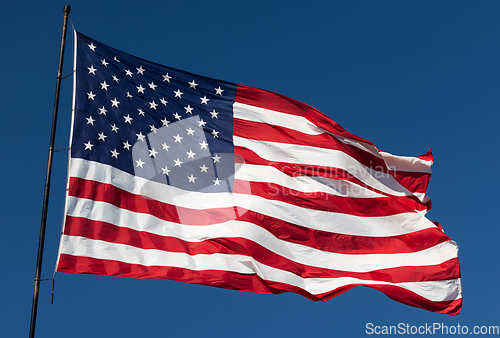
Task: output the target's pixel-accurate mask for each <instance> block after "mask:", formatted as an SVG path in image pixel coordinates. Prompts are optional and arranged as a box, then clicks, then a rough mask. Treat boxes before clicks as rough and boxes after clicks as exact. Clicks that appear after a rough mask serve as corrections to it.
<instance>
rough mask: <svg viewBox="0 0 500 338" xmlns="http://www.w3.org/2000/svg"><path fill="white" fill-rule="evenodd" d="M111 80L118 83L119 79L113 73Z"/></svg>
mask: <svg viewBox="0 0 500 338" xmlns="http://www.w3.org/2000/svg"><path fill="white" fill-rule="evenodd" d="M113 81H115V82H116V83H118V81H120V79H119V78H117V77H116V75H113Z"/></svg>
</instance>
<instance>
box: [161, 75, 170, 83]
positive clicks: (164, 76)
mask: <svg viewBox="0 0 500 338" xmlns="http://www.w3.org/2000/svg"><path fill="white" fill-rule="evenodd" d="M162 76H163V82H165V81H167V82H170V79H171V78H172V77H171V76H168V73H167V74H165V75H162Z"/></svg>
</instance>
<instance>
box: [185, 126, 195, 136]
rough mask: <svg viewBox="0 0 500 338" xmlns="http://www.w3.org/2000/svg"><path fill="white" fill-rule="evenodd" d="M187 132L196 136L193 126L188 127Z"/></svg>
mask: <svg viewBox="0 0 500 338" xmlns="http://www.w3.org/2000/svg"><path fill="white" fill-rule="evenodd" d="M186 132H187V134H188V135H193V136H194V130H193V129H192V128H191V127H189V129H186Z"/></svg>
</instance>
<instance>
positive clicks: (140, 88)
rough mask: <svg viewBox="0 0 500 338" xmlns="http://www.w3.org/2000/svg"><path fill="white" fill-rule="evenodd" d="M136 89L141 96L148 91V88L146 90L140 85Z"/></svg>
mask: <svg viewBox="0 0 500 338" xmlns="http://www.w3.org/2000/svg"><path fill="white" fill-rule="evenodd" d="M135 88H137V92H138V93H141V94H144V91H145V90H146V88H144V87H143V86H142V85H139V87H135Z"/></svg>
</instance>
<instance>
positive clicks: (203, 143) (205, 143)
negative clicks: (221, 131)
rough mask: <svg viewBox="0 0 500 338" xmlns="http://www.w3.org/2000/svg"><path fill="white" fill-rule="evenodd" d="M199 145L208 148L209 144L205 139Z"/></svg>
mask: <svg viewBox="0 0 500 338" xmlns="http://www.w3.org/2000/svg"><path fill="white" fill-rule="evenodd" d="M199 145H200V146H201V147H200V149H208V148H207V146H208V143H207V142H205V140H203V142H202V143H199Z"/></svg>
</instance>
